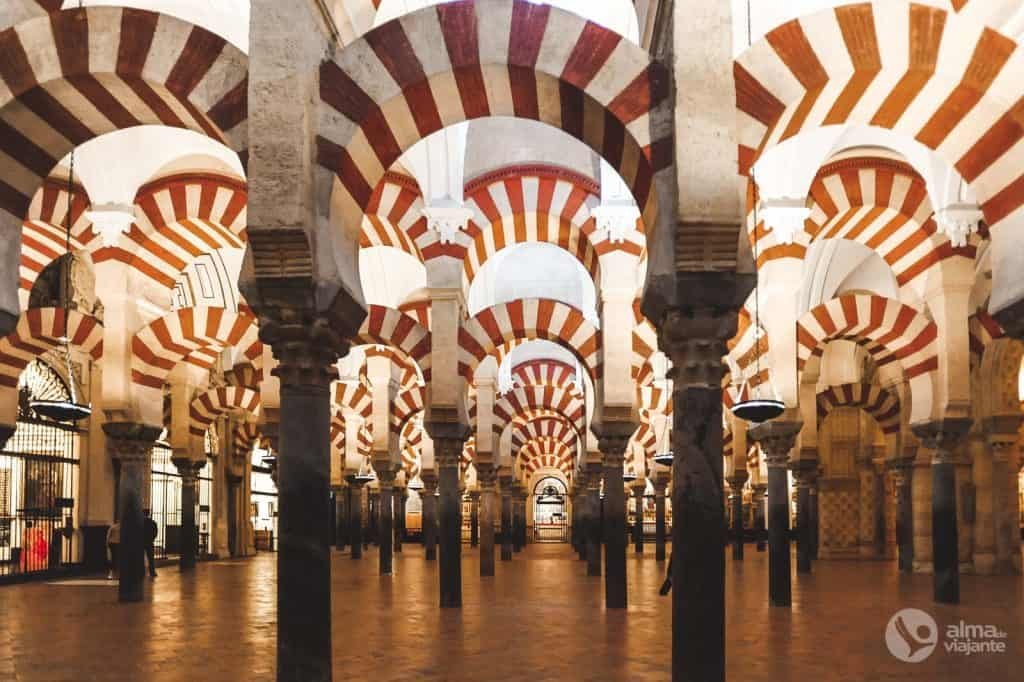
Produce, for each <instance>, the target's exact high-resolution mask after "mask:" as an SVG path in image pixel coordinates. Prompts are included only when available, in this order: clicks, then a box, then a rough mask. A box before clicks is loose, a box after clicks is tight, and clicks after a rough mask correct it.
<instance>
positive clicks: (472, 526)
mask: <svg viewBox="0 0 1024 682" xmlns="http://www.w3.org/2000/svg"><path fill="white" fill-rule="evenodd" d="M479 544H480V491H479V490H471V491H470V492H469V546H470V547H476V546H477V545H479Z"/></svg>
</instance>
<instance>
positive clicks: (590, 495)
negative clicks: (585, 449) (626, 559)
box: [586, 463, 603, 576]
mask: <svg viewBox="0 0 1024 682" xmlns="http://www.w3.org/2000/svg"><path fill="white" fill-rule="evenodd" d="M587 468H588V472H587V500H586V505H587V521H588V523H587V525H588V528H587V530H586V534H587V575H590V576H600V575H601V542H602V537H603V532H602V528H601V522H602V519H601V465H600V464H595V463H588V464H587Z"/></svg>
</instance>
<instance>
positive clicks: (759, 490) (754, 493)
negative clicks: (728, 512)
mask: <svg viewBox="0 0 1024 682" xmlns="http://www.w3.org/2000/svg"><path fill="white" fill-rule="evenodd" d="M767 492H768V484H767V483H755V484H754V485H753V486H751V493H750V504H751V506H753V507H754V533H755V534H756V535H757V543H756V545H755V546H756V548H757V551H758V552H763V551H764V549H765V530H766V529H765V523H764V500H765V495H766V494H767Z"/></svg>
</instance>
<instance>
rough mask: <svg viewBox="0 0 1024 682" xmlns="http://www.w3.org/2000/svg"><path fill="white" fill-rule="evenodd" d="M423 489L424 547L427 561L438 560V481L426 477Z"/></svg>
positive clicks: (434, 478)
mask: <svg viewBox="0 0 1024 682" xmlns="http://www.w3.org/2000/svg"><path fill="white" fill-rule="evenodd" d="M423 482H424V485H425V487H424V488H423V495H422V496H421V497H422V501H423V516H422V521H423V530H422V532H423V547H424V550H425V554H426V558H427V561H436V560H437V495H435V493H436V492H437V479H436V477H430V478H428V477H424V481H423Z"/></svg>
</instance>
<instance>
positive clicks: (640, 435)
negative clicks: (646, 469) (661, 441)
mask: <svg viewBox="0 0 1024 682" xmlns="http://www.w3.org/2000/svg"><path fill="white" fill-rule="evenodd" d="M634 446H635V447H634ZM638 450H639V452H642V453H643V455H644V461H645V463H646V460H648V459H650V458H651V457H654V455H656V454H658V434H656V433H655V432H654V429H653V428H652V427H651V425H650V423H648V422H644V423H641V424H640V426H638V427H637V429H636V431H634V432H633V435H632V436H631V437H630V447H627V448H626V464H627V465H632V466H633V471H635V472H637V475H639V472H640V462H637V461H636V453H637V451H638Z"/></svg>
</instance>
